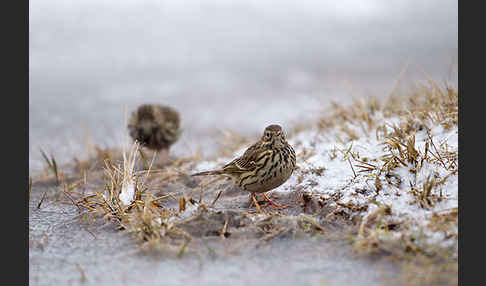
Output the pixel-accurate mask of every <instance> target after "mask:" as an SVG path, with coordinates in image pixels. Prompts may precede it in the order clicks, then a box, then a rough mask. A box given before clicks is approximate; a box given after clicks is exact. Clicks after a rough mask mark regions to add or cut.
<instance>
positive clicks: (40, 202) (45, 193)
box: [37, 191, 47, 209]
mask: <svg viewBox="0 0 486 286" xmlns="http://www.w3.org/2000/svg"><path fill="white" fill-rule="evenodd" d="M46 195H47V191H45V192H44V194H43V195H42V198H41V199H40V201H39V203H38V204H37V209H40V207H41V205H42V203H43V202H44V199H45V198H46Z"/></svg>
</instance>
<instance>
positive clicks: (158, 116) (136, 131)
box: [128, 104, 181, 158]
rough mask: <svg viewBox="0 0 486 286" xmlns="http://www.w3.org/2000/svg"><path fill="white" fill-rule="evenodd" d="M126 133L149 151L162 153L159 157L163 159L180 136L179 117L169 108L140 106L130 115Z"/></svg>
mask: <svg viewBox="0 0 486 286" xmlns="http://www.w3.org/2000/svg"><path fill="white" fill-rule="evenodd" d="M128 131H129V134H130V136H131V137H132V139H133V140H136V141H138V142H139V143H140V144H141V145H142V146H143V147H146V148H148V149H150V150H153V151H162V153H163V154H162V156H161V157H164V158H165V157H167V156H168V152H169V148H170V146H171V145H172V144H174V143H175V142H176V141H177V140H178V139H179V137H180V135H181V129H180V116H179V113H178V112H177V111H176V110H175V109H173V108H172V107H169V106H165V105H160V104H142V105H140V106H139V107H138V108H137V110H135V111H134V112H132V114H131V115H130V119H129V121H128Z"/></svg>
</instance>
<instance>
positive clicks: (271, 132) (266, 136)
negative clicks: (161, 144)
mask: <svg viewBox="0 0 486 286" xmlns="http://www.w3.org/2000/svg"><path fill="white" fill-rule="evenodd" d="M294 169H295V151H294V149H293V148H292V146H290V145H289V143H288V142H287V140H286V139H285V135H284V133H283V131H282V127H280V125H276V124H273V125H269V126H267V128H265V131H264V132H263V136H262V137H261V139H260V140H259V141H258V142H256V143H255V144H253V145H251V146H250V147H249V148H248V149H247V150H246V151H245V153H244V154H243V155H242V156H241V157H238V158H236V159H234V160H233V161H231V162H229V163H228V164H226V165H225V166H223V168H222V169H219V170H213V171H205V172H200V173H196V174H193V175H192V176H203V175H226V176H229V177H231V179H232V180H233V182H234V183H235V184H237V185H238V186H239V187H240V188H241V189H243V190H245V191H248V192H250V198H251V199H253V202H255V205H256V206H257V207H258V209H259V206H258V202H257V200H256V193H262V194H263V197H264V198H265V199H266V200H267V201H268V202H269V204H270V205H272V206H273V207H278V208H282V207H285V206H281V205H279V204H276V203H274V202H273V201H272V200H270V199H269V198H268V197H267V196H266V195H265V192H267V191H270V190H272V189H274V188H276V187H278V186H280V185H282V184H283V183H285V181H287V179H288V178H289V177H290V176H291V175H292V173H293V171H294ZM250 206H251V205H250Z"/></svg>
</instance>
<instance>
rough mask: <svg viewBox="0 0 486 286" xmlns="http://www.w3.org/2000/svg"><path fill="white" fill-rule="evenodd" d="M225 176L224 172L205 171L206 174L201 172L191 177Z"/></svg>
mask: <svg viewBox="0 0 486 286" xmlns="http://www.w3.org/2000/svg"><path fill="white" fill-rule="evenodd" d="M222 174H224V171H223V170H214V171H204V172H199V173H196V174H192V175H191V177H194V176H210V175H222Z"/></svg>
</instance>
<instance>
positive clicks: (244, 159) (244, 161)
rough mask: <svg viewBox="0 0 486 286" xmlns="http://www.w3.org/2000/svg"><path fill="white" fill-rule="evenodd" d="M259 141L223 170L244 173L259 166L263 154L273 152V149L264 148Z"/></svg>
mask: <svg viewBox="0 0 486 286" xmlns="http://www.w3.org/2000/svg"><path fill="white" fill-rule="evenodd" d="M259 143H260V142H257V143H255V144H253V145H252V146H250V147H249V148H248V149H247V150H246V151H245V153H243V155H241V156H240V157H238V158H236V159H234V160H233V161H231V162H229V163H228V164H226V165H225V166H224V167H223V170H224V171H225V172H230V173H243V172H247V171H251V170H253V169H255V168H256V167H257V166H258V161H259V160H260V158H261V155H262V154H263V153H267V152H271V150H269V149H267V148H263V147H262V146H261V144H259Z"/></svg>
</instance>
